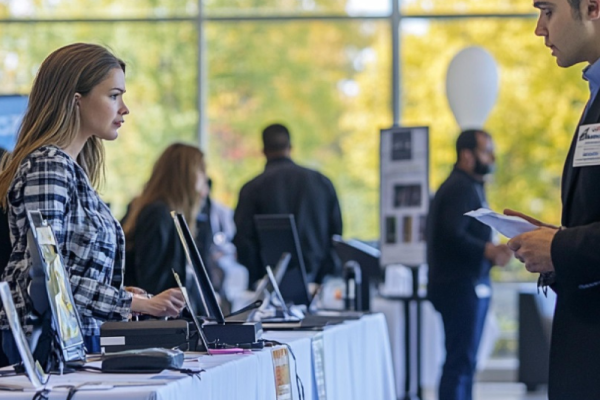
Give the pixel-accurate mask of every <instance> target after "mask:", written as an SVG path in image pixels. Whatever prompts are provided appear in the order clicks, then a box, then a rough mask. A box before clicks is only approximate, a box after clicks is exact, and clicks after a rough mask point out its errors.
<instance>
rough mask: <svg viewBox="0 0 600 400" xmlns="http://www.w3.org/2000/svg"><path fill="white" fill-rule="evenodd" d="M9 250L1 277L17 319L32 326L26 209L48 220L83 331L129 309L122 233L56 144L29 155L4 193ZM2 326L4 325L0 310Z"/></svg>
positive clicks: (94, 332) (96, 331) (94, 331)
mask: <svg viewBox="0 0 600 400" xmlns="http://www.w3.org/2000/svg"><path fill="white" fill-rule="evenodd" d="M8 205H9V206H8V220H9V228H10V237H11V242H12V246H13V248H12V253H11V256H10V260H9V262H8V265H7V266H6V269H5V271H4V275H3V276H2V280H4V281H6V282H8V283H9V285H10V288H11V291H12V295H13V299H14V301H15V305H16V307H17V311H18V313H19V317H20V319H21V323H22V324H23V326H24V327H25V330H26V331H27V332H30V331H31V322H30V317H32V310H33V307H32V304H31V300H30V298H29V296H28V294H27V286H28V285H29V282H30V278H29V268H30V266H31V261H30V256H29V252H28V250H27V231H28V230H29V223H28V221H27V212H26V210H40V211H41V213H42V215H43V216H44V218H45V219H46V220H47V221H48V223H49V224H50V225H51V226H52V230H53V231H54V234H55V236H56V241H57V244H58V247H59V251H60V253H61V255H62V259H63V262H64V265H65V268H66V269H67V271H68V273H69V280H70V283H71V290H72V291H73V298H74V299H75V305H76V306H77V310H78V311H79V316H80V318H81V323H82V327H81V328H82V333H83V334H84V335H85V336H98V335H100V325H101V324H102V321H106V320H123V319H126V318H127V317H128V315H129V313H130V312H131V294H130V293H128V292H126V291H125V290H123V285H122V283H123V275H124V249H125V237H124V235H123V230H122V229H121V226H120V225H119V223H118V222H117V220H116V219H115V218H114V217H113V215H112V214H111V212H110V210H109V208H108V206H107V205H106V204H105V203H104V202H103V201H102V200H101V199H100V197H99V196H98V194H97V193H96V191H95V190H94V189H92V187H91V186H90V184H89V181H88V178H87V175H86V173H85V172H84V171H83V169H82V168H81V167H80V166H79V165H78V164H77V163H76V162H74V161H73V159H72V158H71V157H70V156H69V155H67V154H66V153H65V152H63V151H62V150H61V149H59V148H57V147H54V146H44V147H41V148H39V149H37V150H35V151H34V152H32V153H31V154H30V155H29V156H27V157H26V158H25V159H24V160H23V162H22V163H21V165H20V166H19V169H18V170H17V173H16V175H15V177H14V179H13V182H12V184H11V187H10V190H9V193H8ZM0 328H1V329H8V323H7V319H6V315H5V313H4V310H2V311H1V312H0Z"/></svg>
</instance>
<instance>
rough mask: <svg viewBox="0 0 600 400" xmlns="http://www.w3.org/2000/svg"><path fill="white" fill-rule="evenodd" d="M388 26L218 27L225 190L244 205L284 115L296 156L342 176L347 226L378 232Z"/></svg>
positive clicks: (212, 55)
mask: <svg viewBox="0 0 600 400" xmlns="http://www.w3.org/2000/svg"><path fill="white" fill-rule="evenodd" d="M388 32H389V27H388V25H387V24H384V23H382V22H377V21H366V22H360V21H357V22H354V21H348V22H311V23H306V22H286V23H281V22H269V23H264V22H244V23H235V24H232V23H218V24H217V23H214V24H209V25H208V29H207V38H208V39H207V58H208V85H209V94H208V110H207V111H208V119H209V134H208V138H209V145H208V154H209V156H210V158H209V169H210V175H211V176H213V178H214V180H215V190H216V194H217V196H218V197H220V198H221V199H223V200H224V201H226V202H227V203H228V204H230V205H235V203H236V201H237V194H238V191H239V188H240V187H241V185H242V184H243V183H244V182H246V181H247V180H249V179H250V178H252V177H253V176H254V175H256V174H257V173H259V172H260V171H262V169H263V168H264V164H265V160H264V157H263V156H262V153H261V150H262V143H261V136H260V135H261V130H262V129H263V128H264V127H265V126H267V125H268V124H270V123H273V122H276V121H279V122H281V123H283V124H285V125H287V126H288V127H289V128H290V131H291V135H292V143H293V157H294V159H295V160H297V161H298V162H299V163H301V164H303V165H307V166H309V167H312V168H316V169H318V170H321V171H322V172H323V173H325V174H326V175H327V176H329V177H331V179H332V180H333V182H334V185H335V186H336V187H337V190H338V191H339V194H340V197H341V198H342V207H343V214H344V222H345V224H346V229H345V230H346V233H347V234H349V235H351V236H362V237H366V238H374V237H376V235H377V218H378V211H377V204H378V200H377V196H378V187H377V184H378V176H379V172H378V168H379V166H378V163H377V159H376V155H377V152H378V147H377V146H378V145H379V139H378V129H379V128H380V127H384V126H386V125H388V124H389V121H390V110H389V105H388V103H389V98H390V90H391V81H390V73H389V71H391V64H390V57H389V48H390V43H389V42H390V40H389V33H388ZM291 43H293V45H291Z"/></svg>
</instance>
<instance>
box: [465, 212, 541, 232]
mask: <svg viewBox="0 0 600 400" xmlns="http://www.w3.org/2000/svg"><path fill="white" fill-rule="evenodd" d="M465 215H468V216H469V217H473V218H475V219H476V220H478V221H480V222H482V223H484V224H486V225H488V226H490V227H492V228H494V229H495V230H497V231H498V232H500V233H501V234H503V235H504V236H506V237H507V238H509V239H511V238H513V237H514V236H517V235H520V234H521V233H525V232H529V231H533V230H535V229H537V228H538V226H536V225H534V224H532V223H531V222H528V221H526V220H524V219H523V218H521V217H515V216H512V215H504V214H498V213H497V212H494V211H492V210H488V209H487V208H480V209H478V210H475V211H469V212H467V213H465Z"/></svg>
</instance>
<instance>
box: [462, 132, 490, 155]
mask: <svg viewBox="0 0 600 400" xmlns="http://www.w3.org/2000/svg"><path fill="white" fill-rule="evenodd" d="M478 133H480V134H483V135H485V136H487V137H491V136H490V134H489V133H487V132H486V131H484V130H481V129H467V130H464V131H462V132H461V133H460V135H458V139H456V160H458V157H459V156H460V152H461V151H462V150H465V149H466V150H475V149H476V148H477V134H478Z"/></svg>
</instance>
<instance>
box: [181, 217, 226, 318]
mask: <svg viewBox="0 0 600 400" xmlns="http://www.w3.org/2000/svg"><path fill="white" fill-rule="evenodd" d="M171 216H172V217H173V221H174V222H175V228H176V229H177V232H178V234H179V238H180V239H181V244H182V245H183V249H184V252H185V256H186V258H187V260H188V262H189V263H190V264H191V265H192V270H193V271H190V272H191V274H192V278H193V279H194V281H195V283H196V287H197V289H198V291H199V292H200V297H201V299H202V305H203V306H204V308H205V310H206V313H207V314H208V315H206V317H210V318H213V319H215V321H217V322H218V323H219V324H224V323H225V317H224V316H223V311H222V310H221V306H219V300H218V299H217V295H216V294H215V290H214V288H213V285H212V283H211V281H210V278H209V276H208V271H207V270H206V267H205V266H204V262H203V261H202V257H200V252H199V251H198V248H197V247H196V242H195V241H194V237H193V236H192V234H191V232H190V228H189V227H188V224H187V222H186V221H185V217H184V216H183V215H182V214H180V213H176V212H175V211H172V212H171ZM194 311H197V310H190V312H194Z"/></svg>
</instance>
